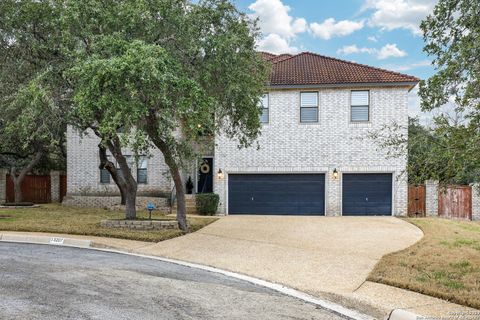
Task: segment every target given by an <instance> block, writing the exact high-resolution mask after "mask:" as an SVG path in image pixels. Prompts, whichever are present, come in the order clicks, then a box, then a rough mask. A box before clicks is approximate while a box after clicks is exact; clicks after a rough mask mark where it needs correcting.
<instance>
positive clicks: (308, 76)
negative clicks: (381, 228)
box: [67, 52, 418, 215]
mask: <svg viewBox="0 0 480 320" xmlns="http://www.w3.org/2000/svg"><path fill="white" fill-rule="evenodd" d="M264 58H265V59H267V60H269V61H270V62H271V63H272V73H271V75H270V81H269V83H268V85H267V86H266V92H265V95H264V96H263V98H262V108H263V112H262V116H261V122H262V130H261V136H260V137H259V139H258V146H259V148H257V145H256V144H255V145H254V146H253V147H251V148H247V149H238V148H237V142H236V141H232V140H229V139H227V138H225V137H223V136H222V135H219V136H217V137H215V149H214V150H212V152H210V153H209V154H205V155H203V157H202V158H203V163H202V164H200V165H198V166H195V168H194V169H192V170H191V172H185V174H184V177H185V180H186V178H187V177H188V176H191V177H192V179H193V180H194V183H195V188H194V192H212V191H214V192H215V193H217V194H219V196H220V207H219V211H218V213H221V214H299V215H324V214H325V215H404V214H405V213H406V207H407V179H406V175H405V174H404V171H405V168H406V161H407V160H406V158H389V157H387V155H386V152H385V151H384V150H382V149H381V148H379V146H378V144H377V143H376V142H375V141H373V140H372V139H370V138H369V137H368V135H369V132H373V131H376V130H380V129H381V128H382V126H384V125H389V124H392V123H393V122H396V123H397V124H399V125H403V127H405V128H406V127H407V124H408V110H407V109H408V98H407V95H408V92H409V91H410V90H411V89H412V88H413V87H414V86H415V85H416V84H417V82H418V79H417V78H415V77H412V76H408V75H404V74H400V73H396V72H392V71H387V70H382V69H378V68H374V67H370V66H365V65H361V64H357V63H352V62H347V61H343V60H338V59H334V58H330V57H325V56H321V55H317V54H313V53H308V52H306V53H300V54H297V55H287V54H285V55H272V54H268V53H264ZM405 130H406V129H405ZM97 144H98V141H97V139H96V138H93V137H92V136H91V135H90V136H89V137H83V138H82V137H80V136H79V135H78V133H76V132H75V131H73V130H71V129H70V130H69V133H68V161H67V162H68V188H67V189H68V194H67V195H68V196H69V198H67V199H69V200H68V201H70V203H71V204H81V203H85V199H90V200H91V199H92V197H93V198H95V199H97V200H98V201H99V202H101V203H105V201H106V200H105V199H103V200H102V199H101V198H102V197H109V196H112V195H114V194H115V193H116V187H115V185H113V184H112V183H111V182H110V181H109V179H108V175H105V172H100V170H99V169H98V163H99V159H98V150H97ZM127 153H128V151H127ZM132 168H133V169H134V175H136V176H138V182H139V194H140V195H143V196H150V197H162V196H165V195H168V194H169V192H171V191H172V186H173V184H172V182H171V180H170V178H169V177H168V169H167V167H166V166H165V164H164V162H163V158H162V156H161V154H159V153H158V152H154V156H153V157H152V158H149V159H147V158H144V159H142V160H141V161H139V163H138V164H135V163H133V161H132ZM82 190H84V191H83V192H82ZM89 197H90V198H89ZM109 199H116V198H114V197H113V198H112V197H110V198H109ZM115 201H118V199H117V200H115ZM107 202H108V201H107ZM88 203H90V204H92V203H96V202H91V201H90V202H88Z"/></svg>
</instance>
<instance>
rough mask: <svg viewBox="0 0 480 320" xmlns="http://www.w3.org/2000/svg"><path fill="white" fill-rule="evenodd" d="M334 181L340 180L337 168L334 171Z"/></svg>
mask: <svg viewBox="0 0 480 320" xmlns="http://www.w3.org/2000/svg"><path fill="white" fill-rule="evenodd" d="M332 177H333V180H337V179H338V171H337V168H335V169H333V175H332Z"/></svg>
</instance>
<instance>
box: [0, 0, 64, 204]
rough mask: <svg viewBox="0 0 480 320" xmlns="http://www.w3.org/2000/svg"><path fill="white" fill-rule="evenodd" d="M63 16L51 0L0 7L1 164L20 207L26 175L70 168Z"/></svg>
mask: <svg viewBox="0 0 480 320" xmlns="http://www.w3.org/2000/svg"><path fill="white" fill-rule="evenodd" d="M59 17H60V14H59V10H58V7H56V6H54V5H52V4H51V3H47V2H46V1H33V0H30V1H25V0H24V1H13V0H5V1H1V2H0V163H1V164H2V166H4V167H8V168H10V173H11V177H12V179H13V182H14V188H15V201H16V202H20V201H22V194H21V188H20V186H21V183H22V180H23V179H24V177H25V175H26V174H27V173H29V172H31V171H32V170H39V169H43V170H48V169H49V168H51V167H53V168H55V169H61V168H64V167H65V145H64V144H65V136H64V130H65V112H64V108H63V106H64V104H63V103H64V101H63V98H62V93H63V92H64V83H63V81H61V80H60V77H59V75H60V74H61V68H62V66H63V63H62V53H61V48H60V44H61V40H60V39H61V30H59V29H58V23H57V22H58V19H59Z"/></svg>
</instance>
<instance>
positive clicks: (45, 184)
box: [6, 174, 67, 203]
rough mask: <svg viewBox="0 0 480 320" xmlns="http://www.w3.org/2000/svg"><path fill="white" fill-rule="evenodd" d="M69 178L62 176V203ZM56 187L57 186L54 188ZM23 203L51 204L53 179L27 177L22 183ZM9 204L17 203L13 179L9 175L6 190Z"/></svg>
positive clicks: (60, 188) (39, 176) (36, 176)
mask: <svg viewBox="0 0 480 320" xmlns="http://www.w3.org/2000/svg"><path fill="white" fill-rule="evenodd" d="M66 178H67V177H66V176H65V175H60V181H59V185H58V186H56V187H58V188H59V189H58V192H59V196H60V202H61V201H62V200H63V197H64V196H65V194H66V193H67V179H66ZM54 187H55V186H54ZM22 193H23V201H25V202H33V203H50V202H52V179H51V177H50V175H27V176H25V179H24V180H23V182H22ZM6 200H7V202H14V201H15V191H14V187H13V180H12V177H11V176H10V175H9V174H8V175H7V188H6Z"/></svg>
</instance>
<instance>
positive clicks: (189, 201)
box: [172, 194, 197, 214]
mask: <svg viewBox="0 0 480 320" xmlns="http://www.w3.org/2000/svg"><path fill="white" fill-rule="evenodd" d="M185 207H186V209H187V214H197V205H196V202H195V195H192V194H186V195H185ZM172 213H173V214H176V213H177V201H175V204H174V205H173V207H172Z"/></svg>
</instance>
